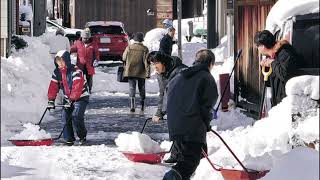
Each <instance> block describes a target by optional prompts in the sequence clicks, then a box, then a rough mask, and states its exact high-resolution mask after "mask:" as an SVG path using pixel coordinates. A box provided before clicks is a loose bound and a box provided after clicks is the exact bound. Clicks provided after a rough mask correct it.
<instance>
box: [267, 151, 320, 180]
mask: <svg viewBox="0 0 320 180" xmlns="http://www.w3.org/2000/svg"><path fill="white" fill-rule="evenodd" d="M275 179H290V180H301V179H308V180H318V179H319V152H318V151H315V150H313V149H310V148H303V147H300V148H295V149H293V150H292V151H290V152H289V153H287V154H285V155H283V156H282V157H281V158H280V159H279V160H278V161H277V162H275V165H274V167H273V169H272V170H271V171H270V172H269V173H267V175H266V176H265V177H263V178H262V180H275Z"/></svg>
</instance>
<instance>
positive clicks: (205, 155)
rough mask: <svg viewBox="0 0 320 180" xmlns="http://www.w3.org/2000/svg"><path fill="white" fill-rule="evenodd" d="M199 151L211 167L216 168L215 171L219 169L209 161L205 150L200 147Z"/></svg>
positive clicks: (219, 169)
mask: <svg viewBox="0 0 320 180" xmlns="http://www.w3.org/2000/svg"><path fill="white" fill-rule="evenodd" d="M201 152H202V155H203V156H204V157H205V158H206V159H207V160H208V162H209V164H210V165H211V167H212V168H213V169H214V170H216V171H221V168H216V167H215V166H214V164H213V163H212V162H211V161H210V159H209V157H208V154H207V153H206V151H204V150H203V148H201ZM216 166H218V165H216Z"/></svg>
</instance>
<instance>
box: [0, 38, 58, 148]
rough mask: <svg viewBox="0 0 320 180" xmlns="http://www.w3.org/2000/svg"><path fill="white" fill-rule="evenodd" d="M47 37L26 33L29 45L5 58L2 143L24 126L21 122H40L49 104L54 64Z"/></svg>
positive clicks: (2, 74)
mask: <svg viewBox="0 0 320 180" xmlns="http://www.w3.org/2000/svg"><path fill="white" fill-rule="evenodd" d="M44 36H46V35H43V36H40V37H27V36H22V38H23V39H24V40H25V41H26V42H27V43H28V47H26V48H24V49H20V50H19V51H15V50H14V49H13V53H12V55H11V56H10V57H8V58H3V57H1V144H3V143H8V141H7V140H6V139H7V138H9V137H11V136H13V135H14V134H13V131H12V130H16V129H19V128H20V127H21V125H20V123H19V121H20V122H22V123H26V122H33V123H35V122H38V121H39V117H41V113H42V112H43V110H44V108H45V107H46V104H47V92H48V86H49V82H50V79H51V74H52V71H53V68H54V64H53V60H52V59H51V56H50V54H49V47H48V46H47V45H45V44H43V43H42V39H43V38H44ZM47 117H48V116H46V117H45V118H47Z"/></svg>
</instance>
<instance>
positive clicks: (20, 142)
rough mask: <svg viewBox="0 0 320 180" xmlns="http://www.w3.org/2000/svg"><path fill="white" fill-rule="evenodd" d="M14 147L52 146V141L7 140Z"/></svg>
mask: <svg viewBox="0 0 320 180" xmlns="http://www.w3.org/2000/svg"><path fill="white" fill-rule="evenodd" d="M9 141H10V142H11V143H12V144H14V145H16V146H50V145H51V144H53V142H54V139H52V138H50V139H39V140H13V139H11V140H9Z"/></svg>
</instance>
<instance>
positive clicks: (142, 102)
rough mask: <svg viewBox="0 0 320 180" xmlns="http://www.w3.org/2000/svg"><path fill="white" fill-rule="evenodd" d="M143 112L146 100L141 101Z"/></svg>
mask: <svg viewBox="0 0 320 180" xmlns="http://www.w3.org/2000/svg"><path fill="white" fill-rule="evenodd" d="M141 111H144V100H142V101H141Z"/></svg>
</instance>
